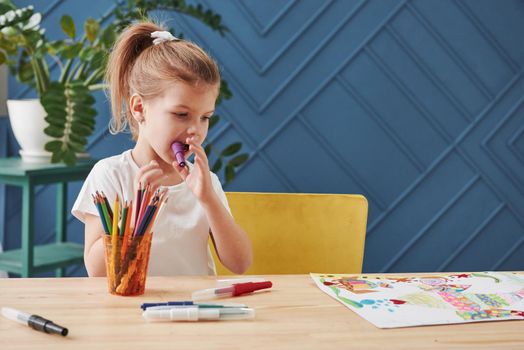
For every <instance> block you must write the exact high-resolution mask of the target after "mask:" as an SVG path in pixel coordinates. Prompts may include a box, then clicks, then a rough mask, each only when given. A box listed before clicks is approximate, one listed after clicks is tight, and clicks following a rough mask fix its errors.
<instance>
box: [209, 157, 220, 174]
mask: <svg viewBox="0 0 524 350" xmlns="http://www.w3.org/2000/svg"><path fill="white" fill-rule="evenodd" d="M221 168H222V158H218V159H217V160H216V162H215V164H213V167H212V168H211V171H212V172H214V173H218V171H219V170H220V169H221Z"/></svg>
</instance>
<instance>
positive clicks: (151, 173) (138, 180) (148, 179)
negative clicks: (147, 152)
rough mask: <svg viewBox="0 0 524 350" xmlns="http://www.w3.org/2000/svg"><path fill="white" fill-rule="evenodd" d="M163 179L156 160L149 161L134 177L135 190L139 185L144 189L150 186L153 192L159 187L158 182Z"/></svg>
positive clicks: (163, 175)
mask: <svg viewBox="0 0 524 350" xmlns="http://www.w3.org/2000/svg"><path fill="white" fill-rule="evenodd" d="M164 178H165V174H164V171H163V170H162V169H161V168H160V165H158V162H157V161H156V160H152V161H150V162H149V163H148V164H146V165H144V166H143V167H141V168H140V170H139V171H138V174H137V175H136V177H135V189H138V187H139V184H141V185H142V187H145V186H146V185H147V184H149V185H150V186H151V190H152V191H153V192H154V191H156V189H157V188H158V187H159V186H160V182H161V181H162V180H163V179H164Z"/></svg>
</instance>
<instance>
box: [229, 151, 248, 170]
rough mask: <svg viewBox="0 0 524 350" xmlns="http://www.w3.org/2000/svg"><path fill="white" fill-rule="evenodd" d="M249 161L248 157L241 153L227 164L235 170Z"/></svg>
mask: <svg viewBox="0 0 524 350" xmlns="http://www.w3.org/2000/svg"><path fill="white" fill-rule="evenodd" d="M248 159H249V155H248V154H247V153H242V154H240V155H238V156H236V157H235V158H233V159H231V160H230V161H229V162H227V164H228V165H232V166H234V167H235V168H236V167H238V166H240V165H242V164H244V163H245V162H246V161H247V160H248Z"/></svg>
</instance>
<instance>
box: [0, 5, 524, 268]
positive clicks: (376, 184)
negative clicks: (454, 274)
mask: <svg viewBox="0 0 524 350" xmlns="http://www.w3.org/2000/svg"><path fill="white" fill-rule="evenodd" d="M17 3H19V4H28V3H34V4H35V7H36V8H37V9H38V10H40V11H42V12H45V13H46V16H45V19H44V22H45V24H44V26H45V27H46V28H48V31H47V33H48V35H49V36H50V37H63V35H62V34H61V33H60V31H59V27H58V21H59V18H60V16H61V15H62V14H64V13H69V14H73V15H74V17H75V20H76V21H77V22H78V23H80V21H82V22H83V20H84V19H85V18H86V17H88V16H93V17H98V16H100V15H101V14H104V13H106V12H107V10H108V9H109V6H111V5H110V2H107V1H103V0H91V1H89V2H86V1H79V0H63V1H60V0H59V1H54V2H51V1H33V2H31V1H17ZM201 3H203V4H204V5H205V6H209V7H211V8H213V9H214V10H216V11H217V12H219V13H220V14H221V15H222V17H223V20H224V21H225V24H226V25H227V26H229V28H230V29H231V32H230V33H229V34H227V35H226V37H225V38H222V37H220V36H219V35H217V34H215V33H213V32H211V31H210V30H209V29H207V28H205V27H204V26H202V25H201V24H199V23H197V22H196V21H194V20H192V19H189V18H186V17H182V16H179V15H177V14H172V15H166V14H163V15H160V16H159V17H160V18H161V19H164V20H167V22H168V23H167V24H168V25H169V26H172V27H175V28H177V29H178V30H181V31H183V32H184V33H185V35H186V38H188V39H191V40H193V41H196V42H198V43H200V44H201V45H202V46H203V47H204V48H205V49H206V50H208V51H209V52H211V53H212V55H213V56H214V57H216V59H217V60H218V62H219V64H220V66H221V68H222V70H223V74H224V77H225V79H226V80H227V81H228V82H229V84H230V87H231V89H232V91H233V93H234V98H233V99H232V100H230V101H227V102H226V103H225V104H223V105H222V106H221V107H220V109H219V110H218V114H220V115H221V116H222V117H223V118H222V122H221V123H220V124H219V125H218V126H217V127H216V128H214V129H213V131H212V133H211V135H210V138H211V139H212V140H213V141H214V142H215V143H217V144H219V145H226V144H228V143H229V142H231V141H234V140H241V141H242V142H243V144H244V148H245V150H247V151H249V152H250V154H251V159H250V160H249V162H248V163H247V164H246V165H245V166H244V167H243V168H242V169H241V170H240V171H239V172H238V174H237V178H236V179H235V180H234V181H233V183H231V184H230V185H228V186H227V187H226V190H240V191H274V192H327V193H329V192H336V193H362V194H364V195H365V196H366V197H367V198H368V200H369V206H370V210H369V220H368V233H367V241H366V254H365V261H364V270H365V271H367V272H376V271H439V270H455V271H459V270H483V269H490V270H491V269H493V270H497V269H499V270H523V269H524V244H523V243H524V177H523V176H522V174H524V123H523V120H524V109H523V108H524V106H523V101H524V97H523V96H524V78H523V66H524V44H523V42H522V37H523V34H524V21H522V18H524V3H523V2H521V1H516V0H515V1H512V0H506V1H501V2H499V1H491V0H467V1H453V0H433V1H429V0H412V1H399V0H372V1H352V0H338V1H328V0H325V1H320V0H301V1H297V0H270V1H258V0H243V1H240V0H228V1H211V0H206V1H201ZM10 83H11V84H10V88H9V94H10V96H11V97H25V96H27V95H31V92H30V91H27V90H26V89H24V88H23V87H21V86H19V85H17V84H16V82H13V81H11V82H10ZM99 97H100V98H99V99H98V100H99V103H98V111H99V114H100V115H99V118H98V121H97V131H96V132H95V134H94V135H93V137H92V138H91V142H90V144H89V152H91V154H92V155H93V156H94V157H98V158H100V157H105V156H108V155H111V154H115V153H119V152H121V151H122V150H124V149H127V148H129V147H131V146H132V144H131V142H130V141H129V137H128V135H120V136H117V137H114V136H110V135H108V133H107V123H108V116H109V108H108V105H107V102H106V101H105V98H104V97H103V95H100V96H99ZM78 187H79V184H77V185H75V186H72V190H71V198H70V205H71V204H72V201H73V200H74V197H75V195H76V192H77V190H78ZM0 194H1V192H0ZM53 198H54V194H53V191H52V189H51V188H42V189H40V191H38V198H37V207H38V209H39V210H40V214H39V217H38V218H37V220H38V221H37V222H39V223H38V224H37V227H39V228H40V230H39V232H38V235H39V238H38V239H37V241H38V242H44V241H51V240H52V237H53V235H54V232H53V225H54V222H50V221H49V220H48V219H47V218H49V217H53V218H54V215H51V214H54V213H51V212H48V211H49V208H47V207H45V202H47V201H49V200H53ZM0 208H1V207H0ZM18 210H19V205H18V206H17V205H14V206H13V207H12V208H8V210H7V211H6V213H5V215H6V220H7V221H6V225H7V227H8V230H7V232H8V234H7V235H6V236H7V237H5V246H7V247H14V246H16V245H17V244H19V238H18V235H19V234H18V232H19V220H20V218H19V212H18ZM0 218H1V216H0ZM69 229H70V232H71V233H70V237H71V240H74V241H78V242H82V241H83V233H82V232H83V231H82V226H81V225H80V224H79V223H78V222H76V221H75V220H73V219H70V225H69ZM319 239H321V237H319ZM71 273H72V274H77V275H78V274H83V273H85V271H84V270H83V268H77V269H73V270H72V271H71Z"/></svg>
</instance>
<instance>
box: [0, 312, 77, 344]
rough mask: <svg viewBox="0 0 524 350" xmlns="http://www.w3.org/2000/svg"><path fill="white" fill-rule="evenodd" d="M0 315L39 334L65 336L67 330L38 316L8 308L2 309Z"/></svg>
mask: <svg viewBox="0 0 524 350" xmlns="http://www.w3.org/2000/svg"><path fill="white" fill-rule="evenodd" d="M2 315H3V316H4V317H6V318H8V319H10V320H12V321H15V322H18V323H21V324H24V325H26V326H29V327H31V328H33V329H36V330H37V331H40V332H45V333H51V334H61V335H63V336H64V337H65V336H66V335H67V332H68V330H67V328H64V327H62V326H59V325H57V324H56V323H53V322H52V321H50V320H47V319H45V318H43V317H41V316H38V315H31V314H28V313H26V312H22V311H18V310H15V309H12V308H10V307H3V308H2Z"/></svg>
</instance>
